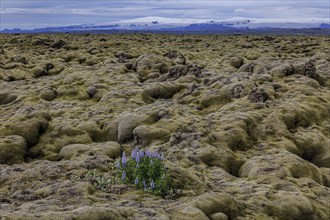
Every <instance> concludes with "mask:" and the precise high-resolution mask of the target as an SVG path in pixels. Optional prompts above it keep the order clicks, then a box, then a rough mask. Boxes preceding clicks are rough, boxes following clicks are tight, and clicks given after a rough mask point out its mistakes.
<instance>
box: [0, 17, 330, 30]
mask: <svg viewBox="0 0 330 220" xmlns="http://www.w3.org/2000/svg"><path fill="white" fill-rule="evenodd" d="M307 30H309V31H308V32H313V31H314V32H317V33H321V34H329V31H330V24H329V23H326V22H322V21H320V20H316V21H308V20H305V21H304V20H300V21H299V22H298V21H281V20H269V19H268V20H267V19H259V20H257V19H246V18H231V19H227V20H220V21H207V20H202V19H199V20H198V19H179V18H164V17H142V18H137V19H132V20H123V21H118V22H110V23H105V24H102V25H93V24H89V25H71V26H60V27H45V28H35V29H30V30H25V29H19V28H15V29H4V30H2V31H1V33H8V34H14V33H80V32H83V33H86V32H91V33H117V32H160V33H246V32H248V33H249V32H252V33H255V32H256V33H259V32H261V33H263V32H266V33H267V32H272V33H276V31H279V32H280V33H286V32H288V31H289V32H292V31H293V32H297V33H302V34H303V33H305V32H306V31H307ZM314 32H313V33H314Z"/></svg>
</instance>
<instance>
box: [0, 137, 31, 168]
mask: <svg viewBox="0 0 330 220" xmlns="http://www.w3.org/2000/svg"><path fill="white" fill-rule="evenodd" d="M26 150H27V144H26V141H25V139H24V138H23V137H21V136H19V135H8V136H1V137H0V164H15V163H21V162H24V157H25V155H26Z"/></svg>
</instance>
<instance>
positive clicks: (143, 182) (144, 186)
mask: <svg viewBox="0 0 330 220" xmlns="http://www.w3.org/2000/svg"><path fill="white" fill-rule="evenodd" d="M142 184H143V188H144V189H147V187H148V186H147V184H146V181H145V180H143V181H142Z"/></svg>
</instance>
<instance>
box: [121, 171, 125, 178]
mask: <svg viewBox="0 0 330 220" xmlns="http://www.w3.org/2000/svg"><path fill="white" fill-rule="evenodd" d="M125 178H126V173H125V172H123V173H122V174H121V179H122V180H124V179H125Z"/></svg>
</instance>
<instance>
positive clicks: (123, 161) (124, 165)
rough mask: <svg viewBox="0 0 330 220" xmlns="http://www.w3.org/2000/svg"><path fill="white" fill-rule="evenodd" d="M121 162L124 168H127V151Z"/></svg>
mask: <svg viewBox="0 0 330 220" xmlns="http://www.w3.org/2000/svg"><path fill="white" fill-rule="evenodd" d="M121 162H122V164H123V167H126V162H127V158H126V153H125V151H124V152H123V156H122V158H121Z"/></svg>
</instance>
